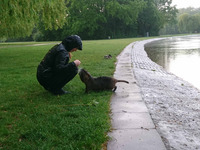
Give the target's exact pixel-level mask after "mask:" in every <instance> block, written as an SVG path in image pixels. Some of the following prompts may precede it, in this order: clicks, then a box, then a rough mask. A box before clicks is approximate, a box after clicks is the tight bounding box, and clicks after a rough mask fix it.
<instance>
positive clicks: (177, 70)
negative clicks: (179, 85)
mask: <svg viewBox="0 0 200 150" xmlns="http://www.w3.org/2000/svg"><path fill="white" fill-rule="evenodd" d="M145 50H146V52H147V54H148V56H149V57H150V58H151V60H152V61H154V62H156V63H157V64H159V65H161V66H163V67H164V68H165V69H166V70H167V71H168V72H171V73H173V74H175V75H177V76H179V77H181V78H182V79H184V80H186V81H188V82H190V83H191V84H193V85H194V86H195V87H197V88H198V89H200V35H192V36H182V37H171V38H167V39H164V40H159V41H155V42H152V43H148V44H146V45H145Z"/></svg>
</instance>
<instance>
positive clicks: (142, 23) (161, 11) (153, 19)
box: [138, 0, 178, 36]
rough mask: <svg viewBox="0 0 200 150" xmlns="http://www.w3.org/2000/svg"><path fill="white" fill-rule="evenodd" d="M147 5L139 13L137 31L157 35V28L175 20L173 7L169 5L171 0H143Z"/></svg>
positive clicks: (143, 34) (142, 34)
mask: <svg viewBox="0 0 200 150" xmlns="http://www.w3.org/2000/svg"><path fill="white" fill-rule="evenodd" d="M145 2H146V3H147V7H146V8H145V9H144V10H143V12H142V13H140V14H139V17H138V29H139V30H138V33H139V34H140V35H141V36H145V35H146V33H147V32H149V33H150V35H158V33H159V30H160V29H161V28H162V27H163V26H164V25H165V24H166V23H169V22H175V21H176V13H177V12H178V11H177V9H176V8H175V7H172V6H171V3H172V0H145Z"/></svg>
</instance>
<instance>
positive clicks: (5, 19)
mask: <svg viewBox="0 0 200 150" xmlns="http://www.w3.org/2000/svg"><path fill="white" fill-rule="evenodd" d="M171 2H172V0H15V1H13V0H11V1H8V0H1V1H0V14H1V16H0V24H1V26H0V38H4V37H5V38H7V37H9V38H10V37H15V38H16V37H25V36H30V35H31V34H32V36H33V39H36V40H62V39H63V38H64V37H66V36H67V35H71V34H78V35H80V36H81V37H82V39H105V38H108V37H111V38H122V37H134V36H145V35H146V32H149V33H150V35H157V34H158V32H159V30H160V28H161V27H163V26H164V25H165V24H166V22H175V19H174V18H176V13H177V10H176V8H175V7H172V6H171ZM33 28H34V29H35V31H36V33H35V32H34V33H32V30H33Z"/></svg>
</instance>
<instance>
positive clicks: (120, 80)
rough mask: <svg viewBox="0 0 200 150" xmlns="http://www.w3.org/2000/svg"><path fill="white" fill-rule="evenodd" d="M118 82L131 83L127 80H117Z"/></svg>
mask: <svg viewBox="0 0 200 150" xmlns="http://www.w3.org/2000/svg"><path fill="white" fill-rule="evenodd" d="M117 82H125V83H127V84H129V82H128V81H126V80H117Z"/></svg>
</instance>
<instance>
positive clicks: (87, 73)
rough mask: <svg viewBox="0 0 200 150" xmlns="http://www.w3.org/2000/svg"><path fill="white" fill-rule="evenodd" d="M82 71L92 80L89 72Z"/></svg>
mask: <svg viewBox="0 0 200 150" xmlns="http://www.w3.org/2000/svg"><path fill="white" fill-rule="evenodd" d="M82 71H83V72H84V73H85V75H86V76H87V77H88V79H90V78H91V75H90V74H89V72H87V71H86V70H85V69H82Z"/></svg>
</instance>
